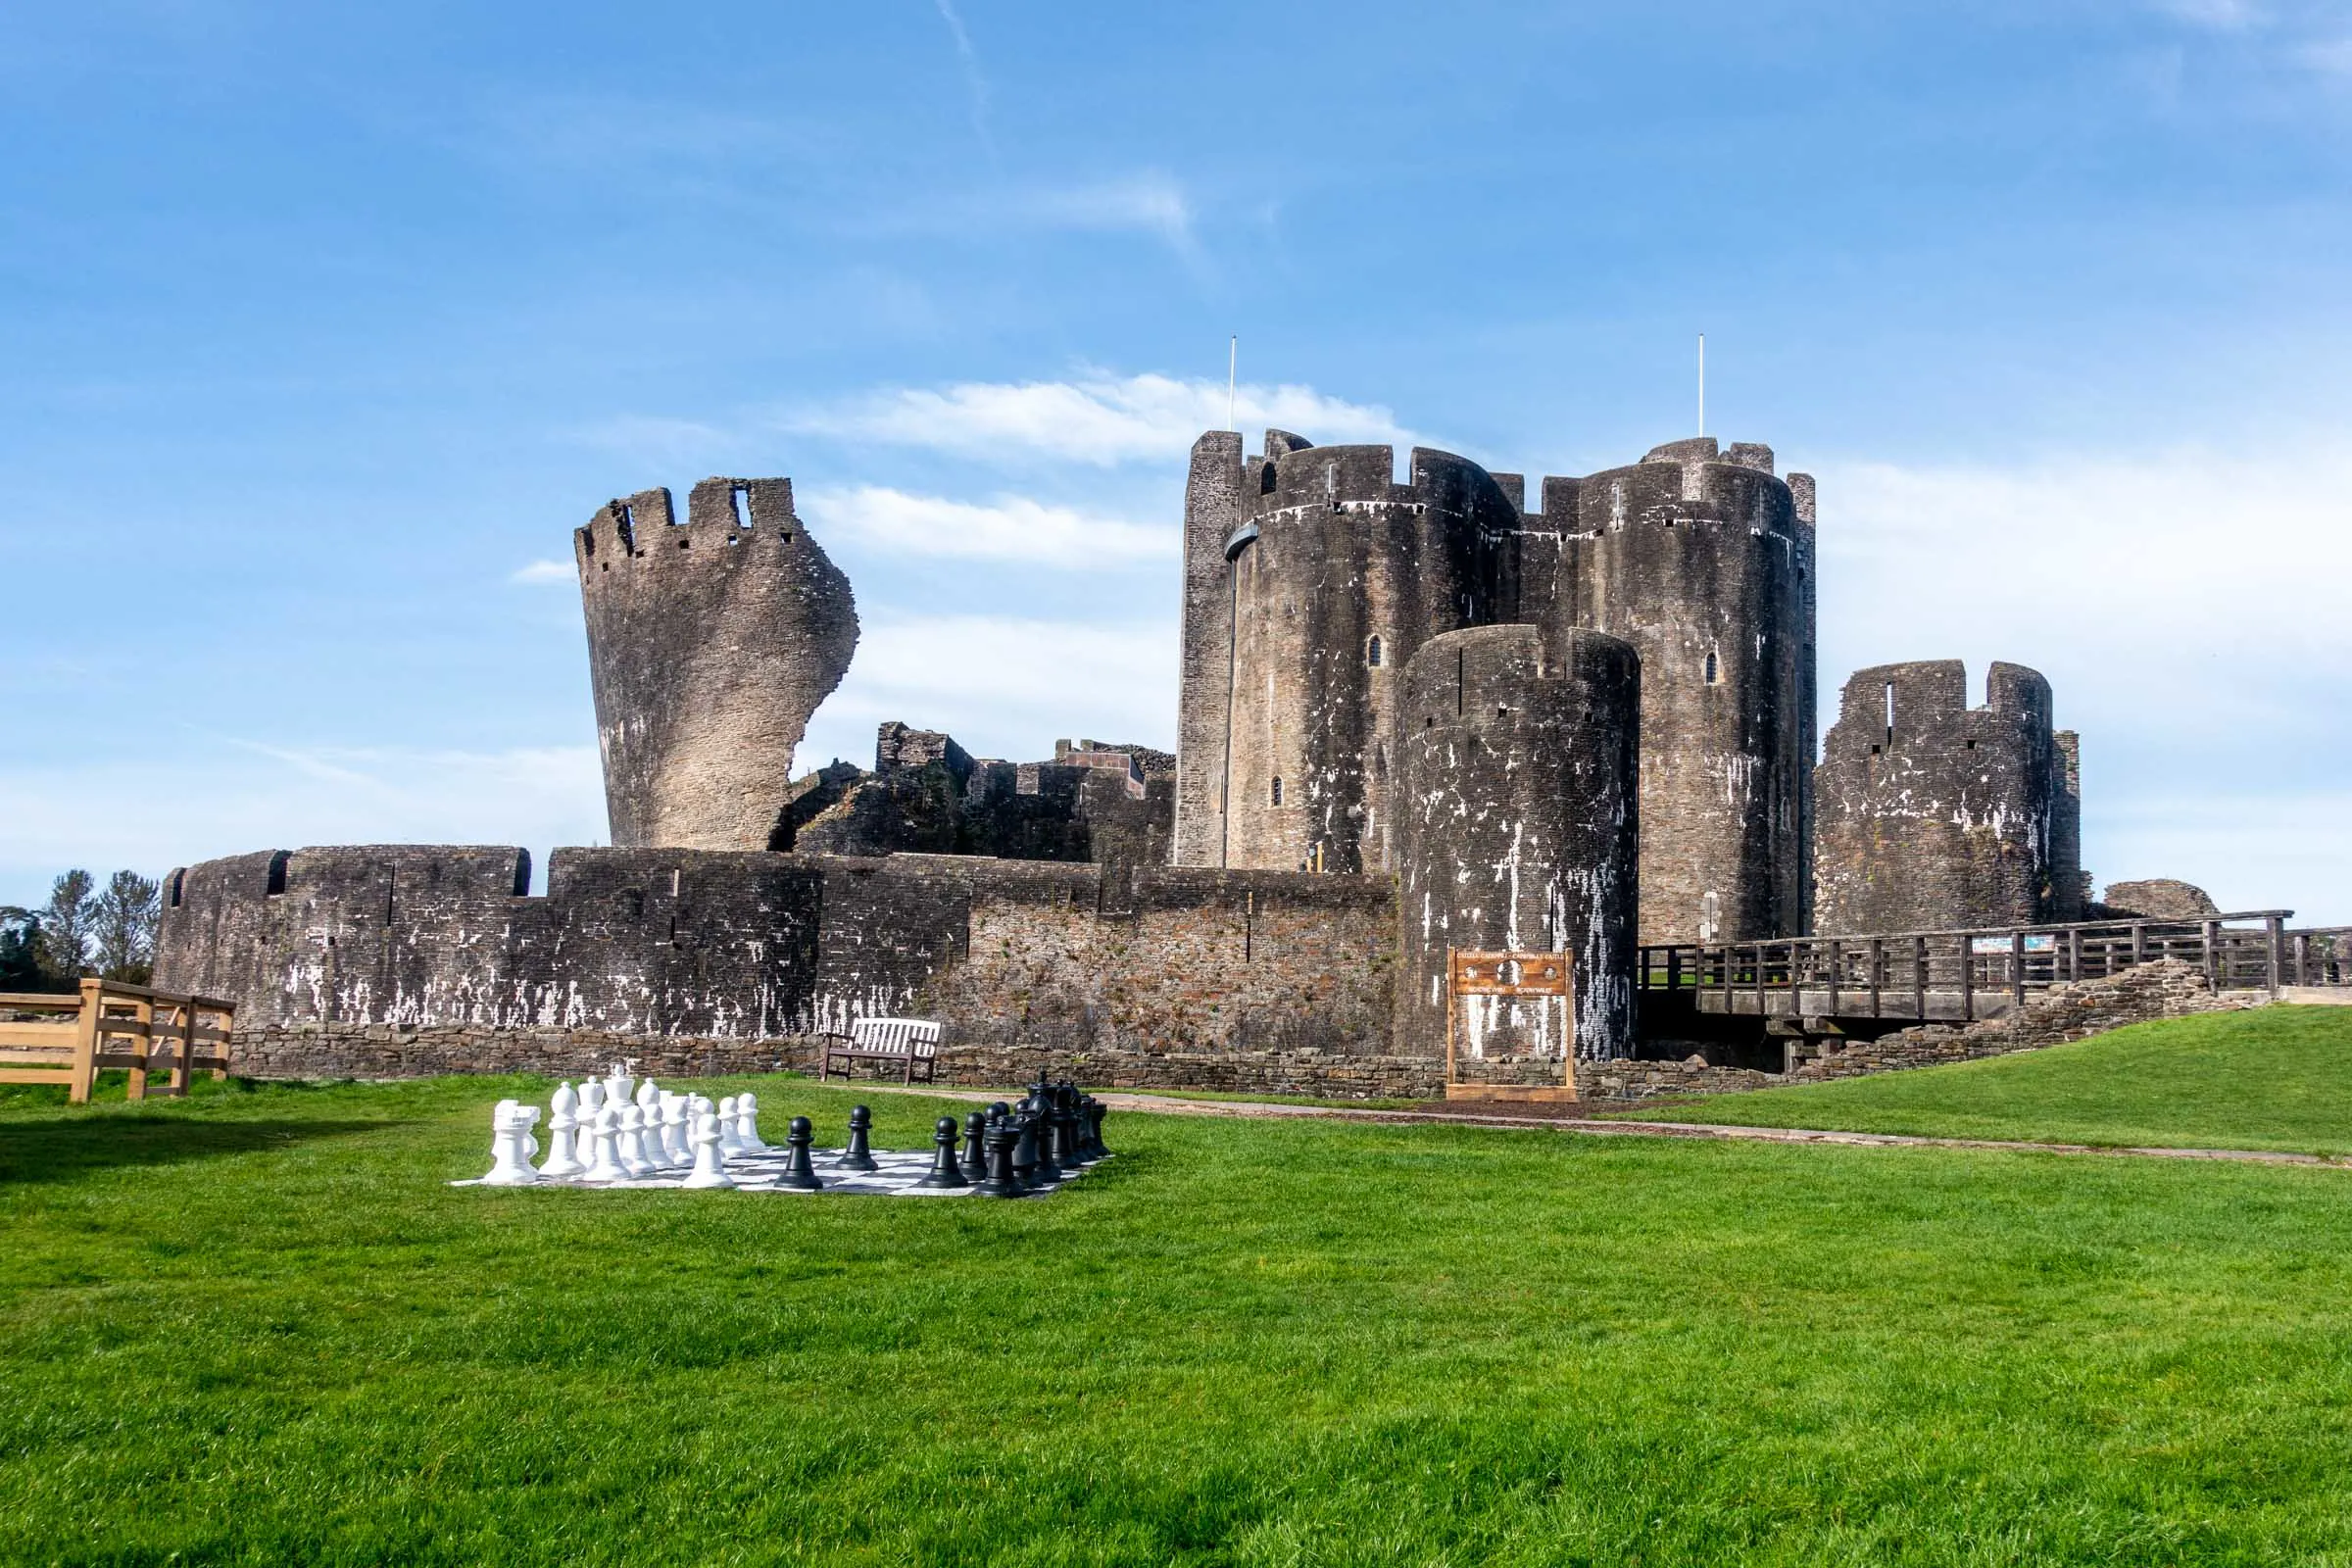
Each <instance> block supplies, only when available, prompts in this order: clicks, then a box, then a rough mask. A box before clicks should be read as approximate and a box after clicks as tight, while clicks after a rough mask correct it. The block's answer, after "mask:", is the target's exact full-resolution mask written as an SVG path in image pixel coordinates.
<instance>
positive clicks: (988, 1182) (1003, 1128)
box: [972, 1119, 1028, 1198]
mask: <svg viewBox="0 0 2352 1568" xmlns="http://www.w3.org/2000/svg"><path fill="white" fill-rule="evenodd" d="M985 1136H986V1137H987V1140H988V1174H987V1175H986V1176H984V1177H982V1178H981V1179H980V1182H979V1184H978V1185H977V1186H975V1187H974V1188H973V1189H972V1191H973V1192H975V1193H977V1194H979V1195H980V1196H981V1197H983V1198H1018V1197H1020V1196H1021V1195H1022V1194H1023V1193H1025V1192H1027V1191H1028V1189H1027V1188H1026V1187H1024V1186H1022V1185H1021V1178H1020V1177H1019V1176H1018V1175H1017V1174H1016V1173H1015V1172H1014V1171H1013V1168H1012V1152H1013V1149H1014V1148H1015V1147H1016V1146H1017V1145H1018V1144H1019V1143H1020V1141H1021V1135H1020V1134H1019V1133H1018V1132H1016V1131H1014V1129H1013V1126H1012V1123H1011V1121H1010V1120H1009V1119H1002V1120H998V1121H992V1122H990V1123H989V1124H988V1129H987V1133H986V1135H985Z"/></svg>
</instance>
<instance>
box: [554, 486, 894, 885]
mask: <svg viewBox="0 0 2352 1568" xmlns="http://www.w3.org/2000/svg"><path fill="white" fill-rule="evenodd" d="M573 554H574V556H575V558H576V560H577V562H578V564H579V568H580V597H581V600H582V601H583V603H584V606H585V608H586V611H587V619H588V666H589V673H590V677H591V680H592V682H593V685H594V687H595V692H596V726H597V740H598V744H599V746H600V748H601V749H602V751H603V754H604V764H605V809H606V812H607V814H608V816H609V817H610V819H611V822H612V828H613V845H614V846H615V847H616V848H639V849H646V848H665V849H699V850H764V849H767V848H769V846H770V841H771V839H772V838H773V836H774V834H775V832H776V828H777V821H778V814H779V812H780V811H781V810H782V809H783V808H784V805H785V796H786V789H787V786H788V785H789V783H790V781H791V777H792V754H793V749H794V748H795V747H797V746H799V745H800V742H801V736H802V734H803V732H804V731H805V730H806V729H807V728H808V724H809V714H810V713H812V712H814V711H816V705H817V704H819V703H821V702H823V701H824V700H825V698H826V697H827V696H828V695H829V694H830V693H831V692H832V690H833V688H834V687H836V686H838V685H840V684H841V677H842V674H843V673H844V672H845V671H846V670H847V669H848V668H849V667H850V656H851V654H852V653H853V652H855V651H856V649H857V646H858V609H857V605H856V603H855V601H854V600H853V599H852V597H851V594H850V580H849V578H847V577H846V576H844V575H843V574H842V572H841V569H840V568H839V567H837V566H835V565H834V564H833V563H832V562H831V561H829V560H828V559H826V556H825V553H824V551H822V550H820V549H818V548H817V544H816V541H815V540H813V539H811V538H809V532H808V529H807V528H805V527H804V526H802V523H801V520H800V518H799V517H797V516H796V515H794V514H793V510H792V481H791V480H790V479H705V480H704V481H703V482H702V483H700V484H698V485H696V486H695V487H694V490H693V492H692V493H691V494H690V495H689V496H688V498H687V503H686V520H685V521H684V522H683V523H680V522H678V521H676V520H675V518H674V516H673V515H672V513H671V510H670V498H669V492H668V491H667V490H647V491H642V492H640V493H639V494H636V495H633V496H630V497H628V498H626V499H625V500H620V501H614V502H612V503H610V504H609V505H607V506H606V507H605V508H604V509H603V510H602V511H600V512H598V513H597V515H595V517H593V518H592V519H590V521H589V523H588V525H587V526H586V527H584V528H581V529H579V530H577V531H576V533H575V534H574V536H573Z"/></svg>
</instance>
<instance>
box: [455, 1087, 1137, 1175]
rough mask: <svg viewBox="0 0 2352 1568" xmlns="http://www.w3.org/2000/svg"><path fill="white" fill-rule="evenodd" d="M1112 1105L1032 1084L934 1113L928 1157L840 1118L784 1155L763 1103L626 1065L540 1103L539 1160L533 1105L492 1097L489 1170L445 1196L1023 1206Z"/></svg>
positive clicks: (800, 1133)
mask: <svg viewBox="0 0 2352 1568" xmlns="http://www.w3.org/2000/svg"><path fill="white" fill-rule="evenodd" d="M1108 1109H1109V1107H1107V1106H1105V1105H1104V1104H1103V1103H1102V1102H1101V1101H1099V1100H1097V1099H1096V1098H1095V1097H1094V1096H1092V1095H1090V1094H1086V1093H1083V1092H1082V1091H1081V1090H1080V1089H1079V1088H1078V1086H1077V1085H1076V1084H1073V1083H1070V1082H1068V1081H1067V1080H1064V1081H1063V1082H1061V1083H1058V1084H1055V1083H1048V1082H1046V1081H1045V1080H1044V1079H1043V1078H1040V1079H1039V1080H1038V1081H1037V1082H1036V1083H1033V1084H1031V1085H1030V1086H1029V1093H1028V1094H1027V1095H1025V1096H1024V1097H1022V1099H1021V1100H1020V1101H1019V1102H1018V1103H1005V1102H1004V1101H998V1102H997V1103H995V1104H993V1105H990V1106H988V1107H987V1108H986V1109H985V1110H975V1111H973V1112H971V1114H969V1115H968V1116H966V1117H965V1118H964V1119H963V1123H962V1126H961V1127H960V1129H959V1128H958V1127H957V1124H956V1118H955V1117H953V1116H942V1117H940V1118H939V1125H938V1126H937V1127H936V1128H935V1129H934V1130H933V1132H932V1135H931V1142H932V1146H933V1147H932V1149H931V1152H928V1153H923V1152H914V1151H891V1150H876V1149H874V1148H872V1147H871V1144H870V1135H871V1133H872V1129H873V1120H874V1117H873V1112H872V1111H870V1110H868V1109H867V1108H866V1107H865V1106H863V1105H858V1106H855V1107H853V1108H852V1109H851V1111H850V1122H849V1137H848V1140H847V1142H846V1143H845V1144H844V1145H843V1146H842V1147H841V1148H840V1149H837V1150H835V1149H828V1150H821V1151H820V1150H818V1149H816V1148H815V1143H816V1131H815V1128H814V1127H813V1126H812V1125H811V1124H810V1122H809V1118H808V1117H806V1116H795V1117H793V1118H792V1123H791V1128H790V1130H789V1131H788V1132H787V1133H786V1134H785V1138H784V1147H783V1148H782V1149H777V1148H775V1147H774V1146H773V1145H770V1144H767V1143H764V1142H762V1141H761V1140H760V1098H759V1096H757V1095H754V1094H749V1093H746V1094H742V1095H730V1096H728V1097H726V1098H725V1099H722V1100H719V1101H718V1102H716V1103H712V1102H711V1100H710V1099H708V1098H707V1097H705V1096H702V1095H691V1094H678V1093H675V1092H673V1091H671V1090H667V1089H662V1088H660V1087H659V1086H657V1085H656V1084H655V1083H654V1081H653V1080H652V1079H650V1078H649V1079H647V1080H645V1081H644V1082H643V1083H639V1082H638V1081H637V1080H636V1079H634V1078H632V1077H631V1076H630V1074H629V1072H628V1070H627V1068H626V1067H623V1066H615V1067H614V1068H613V1070H612V1071H611V1072H610V1073H608V1074H607V1075H606V1076H605V1077H604V1078H602V1079H595V1078H591V1079H589V1080H587V1081H586V1082H584V1083H582V1084H581V1085H580V1086H579V1088H578V1089H576V1090H575V1089H573V1088H572V1086H571V1085H570V1084H568V1083H565V1084H564V1085H562V1086H560V1087H559V1088H558V1089H557V1090H556V1093H555V1096H554V1098H553V1100H552V1101H551V1102H550V1103H549V1105H548V1113H547V1136H548V1145H547V1150H546V1153H547V1158H546V1159H545V1160H544V1161H542V1162H541V1163H540V1164H538V1165H533V1164H532V1163H531V1159H532V1157H533V1156H535V1155H537V1154H538V1153H539V1152H540V1147H539V1140H538V1138H537V1137H536V1136H535V1134H534V1133H533V1129H534V1128H536V1127H537V1126H538V1125H539V1118H540V1111H539V1107H538V1106H537V1105H526V1104H524V1103H521V1102H520V1101H515V1100H502V1101H500V1102H499V1103H498V1105H497V1107H496V1108H495V1109H493V1110H492V1111H491V1113H490V1132H491V1143H490V1154H491V1160H492V1164H491V1167H490V1170H489V1172H488V1173H487V1174H485V1175H482V1176H479V1177H476V1178H474V1179H473V1180H471V1181H459V1182H452V1183H450V1185H451V1186H452V1187H666V1188H698V1189H708V1188H734V1189H740V1190H742V1191H745V1192H760V1193H816V1192H837V1193H868V1194H873V1193H879V1194H886V1195H889V1196H892V1197H903V1198H957V1197H966V1196H969V1197H977V1198H1025V1197H1028V1196H1030V1195H1031V1194H1037V1193H1050V1192H1052V1191H1054V1189H1055V1188H1057V1187H1060V1186H1062V1185H1063V1184H1065V1183H1067V1182H1070V1181H1073V1180H1075V1179H1076V1178H1077V1177H1079V1176H1080V1175H1082V1174H1084V1173H1085V1172H1086V1170H1087V1169H1088V1168H1089V1167H1091V1166H1093V1165H1094V1164H1096V1163H1097V1162H1098V1161H1100V1160H1103V1159H1107V1158H1108V1157H1109V1156H1110V1151H1109V1150H1107V1149H1105V1148H1104V1147H1103V1117H1104V1116H1105V1115H1106V1114H1108Z"/></svg>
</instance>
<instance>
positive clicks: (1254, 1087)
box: [233, 1023, 1446, 1100]
mask: <svg viewBox="0 0 2352 1568" xmlns="http://www.w3.org/2000/svg"><path fill="white" fill-rule="evenodd" d="M818 1045H819V1042H817V1041H816V1040H815V1039H813V1038H810V1037H807V1036H788V1037H783V1038H773V1039H765V1040H717V1039H708V1038H689V1037H685V1036H672V1035H627V1034H613V1033H610V1032H606V1031H600V1030H588V1029H496V1028H488V1027H479V1026H473V1025H462V1024H453V1025H427V1026H424V1027H419V1028H413V1029H411V1028H400V1027H396V1026H393V1025H388V1024H318V1023H311V1024H297V1025H294V1026H292V1027H288V1028H275V1029H262V1030H253V1031H241V1032H240V1033H239V1034H238V1035H237V1038H236V1043H235V1047H234V1053H235V1054H234V1057H233V1060H234V1062H235V1068H236V1071H237V1072H238V1073H240V1074H242V1075H244V1076H246V1077H252V1078H307V1079H320V1078H362V1079H377V1078H429V1077H434V1076H436V1075H439V1074H442V1073H498V1072H536V1073H545V1074H547V1075H549V1076H550V1077H559V1078H578V1077H584V1076H587V1075H590V1074H593V1073H598V1072H602V1071H603V1070H604V1069H605V1068H606V1067H607V1066H609V1065H610V1064H612V1063H613V1062H615V1061H624V1060H627V1061H634V1062H636V1063H637V1066H638V1070H639V1071H640V1072H643V1073H647V1074H651V1075H652V1076H654V1077H657V1078H701V1077H718V1076H723V1075H725V1074H729V1073H758V1072H814V1071H816V1069H817V1064H818ZM1040 1072H1048V1073H1051V1074H1052V1075H1053V1076H1054V1077H1056V1078H1076V1079H1078V1080H1079V1081H1080V1082H1082V1083H1084V1084H1085V1085H1086V1086H1087V1087H1088V1088H1090V1089H1203V1090H1216V1091H1222V1092H1225V1093H1229V1094H1260V1095H1311V1096H1316V1097H1319V1098H1327V1099H1340V1100H1359V1099H1360V1100H1435V1099H1438V1098H1440V1097H1442V1096H1443V1095H1444V1094H1445V1093H1446V1064H1445V1063H1444V1062H1443V1061H1436V1060H1429V1059H1424V1058H1422V1057H1417V1056H1388V1055H1370V1054H1358V1053H1352V1052H1329V1051H1318V1050H1313V1049H1292V1050H1286V1049H1270V1050H1264V1051H1210V1052H1138V1051H1104V1050H1090V1049H1084V1048H1081V1049H1077V1050H1072V1049H1069V1048H1068V1047H1066V1046H1060V1045H1054V1044H1049V1043H1035V1044H981V1045H967V1046H958V1045H953V1044H951V1045H949V1046H947V1047H945V1048H943V1049H942V1050H941V1052H940V1056H939V1072H938V1081H939V1082H940V1083H943V1084H959V1085H967V1086H970V1087H974V1088H1003V1087H1007V1086H1010V1085H1015V1084H1023V1083H1027V1082H1029V1081H1030V1080H1031V1079H1033V1078H1035V1077H1036V1076H1037V1075H1038V1074H1039V1073H1040ZM858 1073H859V1081H860V1082H879V1081H883V1080H881V1079H879V1078H877V1077H874V1076H872V1075H873V1074H874V1068H873V1067H872V1065H871V1064H870V1063H860V1064H859V1067H858Z"/></svg>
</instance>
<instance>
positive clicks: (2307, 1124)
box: [1624, 1006, 2352, 1154]
mask: <svg viewBox="0 0 2352 1568" xmlns="http://www.w3.org/2000/svg"><path fill="white" fill-rule="evenodd" d="M1624 1114H1626V1115H1629V1116H1632V1117H1634V1118H1636V1119H1639V1120H1650V1121H1700V1122H1730V1123H1735V1124H1737V1125H1740V1126H1745V1127H1819V1128H1825V1129H1829V1130H1833V1131H1838V1132H1864V1133H1910V1134H1914V1135H1918V1136H1922V1137H1930V1138H2002V1139H2023V1140H2028V1141H2031V1142H2034V1143H2060V1144H2101V1145H2108V1146H2120V1147H2130V1146H2134V1145H2138V1146H2149V1145H2162V1146H2170V1147H2179V1148H2188V1149H2277V1150H2288V1151H2292V1152H2303V1153H2314V1154H2341V1153H2352V1007H2290V1006H2272V1007H2260V1008H2256V1009H2254V1010H2252V1011H2249V1012H2215V1013H2205V1014H2201V1015H2199V1016H2196V1017H2189V1018H2169V1019H2166V1020H2165V1021H2163V1022H2161V1023H2142V1024H2133V1025H2131V1027H2130V1028H2128V1029H2118V1030H2116V1031H2115V1032H2114V1033H2112V1034H2104V1035H2095V1036H2093V1037H2092V1038H2090V1039H2088V1040H2078V1041H2076V1042H2074V1043H2073V1044H2071V1045H2064V1046H2053V1047H2051V1048H2049V1049H2048V1050H2046V1051H2027V1052H2020V1053H2018V1054H2016V1055H2013V1056H1993V1057H1989V1058H1987V1059H1985V1060H1984V1061H1969V1062H1956V1063H1954V1064H1952V1065H1950V1066H1947V1067H1922V1068H1918V1069H1916V1070H1913V1071H1909V1072H1891V1073H1882V1074H1879V1075H1877V1076H1874V1077H1869V1078H1844V1079H1839V1080H1837V1081H1835V1082H1832V1083H1824V1084H1800V1085H1795V1086H1792V1087H1790V1088H1788V1089H1760V1090H1757V1091H1755V1092H1754V1093H1752V1094H1744V1095H1719V1096H1717V1097H1715V1098H1714V1099H1711V1100H1700V1101H1686V1102H1682V1103H1678V1104H1676V1105H1674V1106H1672V1107H1670V1108H1667V1109H1662V1110H1654V1111H1640V1110H1637V1111H1629V1112H1625V1113H1624Z"/></svg>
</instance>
